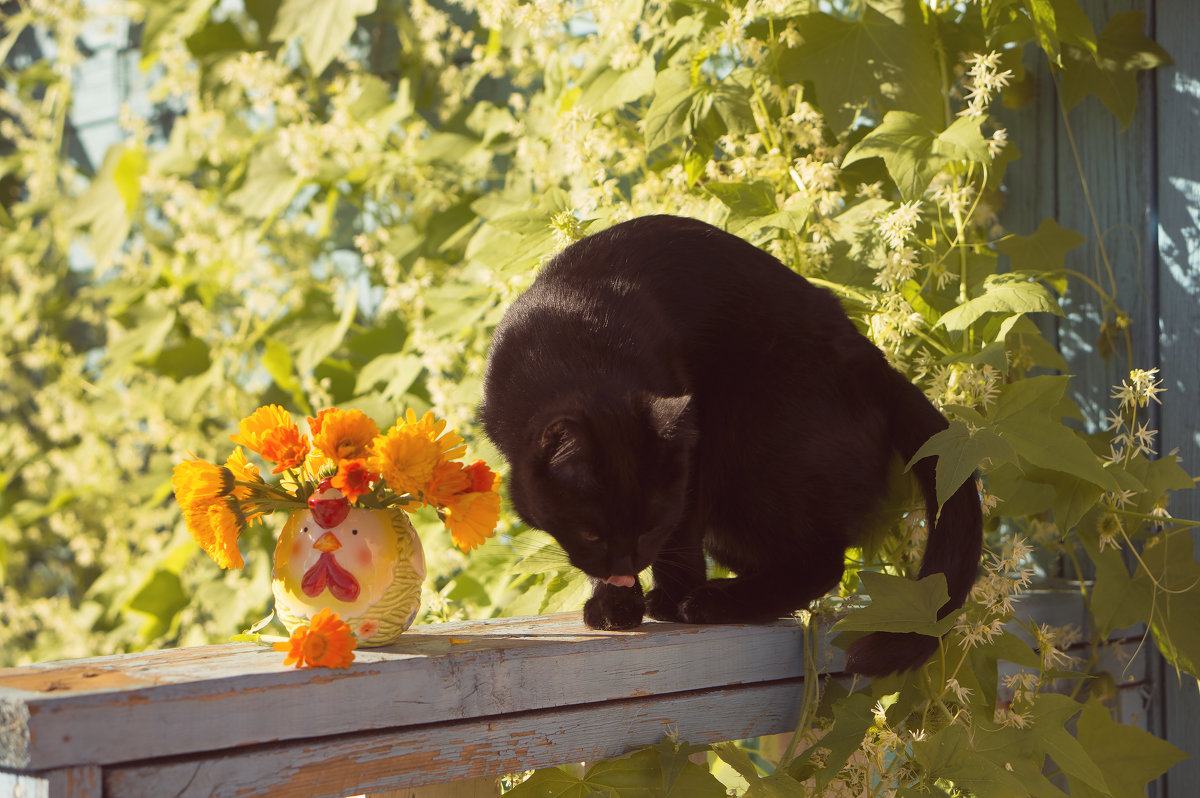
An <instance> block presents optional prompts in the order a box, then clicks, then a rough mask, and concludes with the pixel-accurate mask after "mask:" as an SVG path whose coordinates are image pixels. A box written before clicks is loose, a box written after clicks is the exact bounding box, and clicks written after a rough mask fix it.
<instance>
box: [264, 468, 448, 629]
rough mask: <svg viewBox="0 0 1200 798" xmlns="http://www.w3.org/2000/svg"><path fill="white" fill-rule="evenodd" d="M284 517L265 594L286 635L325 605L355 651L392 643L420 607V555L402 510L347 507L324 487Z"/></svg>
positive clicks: (422, 561) (422, 556)
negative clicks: (352, 639)
mask: <svg viewBox="0 0 1200 798" xmlns="http://www.w3.org/2000/svg"><path fill="white" fill-rule="evenodd" d="M308 507H309V509H307V510H296V511H294V512H293V513H292V514H291V515H290V516H288V520H287V522H286V523H285V524H284V527H283V532H282V533H281V534H280V536H279V542H278V544H277V545H276V546H275V568H274V570H273V571H272V579H271V590H272V592H273V593H274V594H275V612H276V614H277V615H278V616H279V618H280V620H281V621H282V622H283V625H284V626H285V627H287V630H288V632H292V631H293V630H294V629H295V628H296V627H298V626H301V625H304V624H306V623H308V621H309V619H310V618H312V616H314V615H316V614H317V613H318V612H320V611H321V610H322V609H324V608H326V607H328V608H329V609H330V610H332V611H333V612H336V613H337V614H338V615H339V616H340V617H341V618H342V619H343V620H344V621H346V623H348V624H349V625H350V628H351V629H353V630H354V633H355V636H356V637H357V638H358V645H359V646H385V645H388V644H389V643H394V642H395V641H396V640H397V639H398V638H399V637H400V635H401V633H403V632H404V630H405V629H407V628H408V627H409V625H410V624H412V621H413V617H414V616H415V615H416V614H417V610H418V609H419V608H420V606H421V583H422V581H423V580H424V579H425V554H424V551H423V550H422V548H421V541H420V539H419V538H418V537H417V533H416V531H415V530H414V529H413V527H412V524H411V523H409V521H408V516H407V515H406V514H405V513H404V512H403V511H402V510H398V509H396V510H372V509H363V508H357V507H351V506H350V502H349V501H348V500H347V499H346V497H345V496H343V495H342V494H341V493H340V492H339V491H337V490H336V489H334V488H331V487H329V486H328V483H323V484H322V486H321V490H319V491H318V492H317V493H315V494H313V496H312V497H311V498H310V499H309V500H308Z"/></svg>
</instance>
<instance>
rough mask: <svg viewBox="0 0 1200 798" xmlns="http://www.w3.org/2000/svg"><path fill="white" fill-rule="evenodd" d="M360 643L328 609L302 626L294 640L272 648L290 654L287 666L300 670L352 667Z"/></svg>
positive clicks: (348, 628)
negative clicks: (357, 642) (293, 666)
mask: <svg viewBox="0 0 1200 798" xmlns="http://www.w3.org/2000/svg"><path fill="white" fill-rule="evenodd" d="M355 645H356V641H355V639H354V633H353V632H351V631H350V626H349V624H347V623H346V622H345V621H343V620H342V619H341V618H339V617H338V614H337V613H336V612H332V611H331V610H330V609H329V608H328V607H325V608H323V609H322V610H321V611H320V612H318V613H317V614H316V615H314V616H313V617H312V620H311V621H309V623H308V626H300V627H297V628H296V631H294V632H292V637H291V639H289V640H285V641H283V642H280V643H275V644H274V646H272V648H274V649H275V650H276V651H286V652H287V657H285V658H284V660H283V664H284V665H295V666H296V667H297V668H312V667H320V668H349V667H350V663H351V662H353V661H354V647H355Z"/></svg>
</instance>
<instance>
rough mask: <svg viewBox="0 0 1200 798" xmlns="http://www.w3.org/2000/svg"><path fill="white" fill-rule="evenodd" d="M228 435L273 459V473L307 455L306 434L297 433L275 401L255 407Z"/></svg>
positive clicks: (294, 464)
mask: <svg viewBox="0 0 1200 798" xmlns="http://www.w3.org/2000/svg"><path fill="white" fill-rule="evenodd" d="M229 437H230V438H231V439H232V440H233V442H234V443H236V444H239V445H241V446H245V447H246V448H247V449H249V450H251V451H253V452H258V453H259V454H260V455H262V456H263V457H264V458H266V459H267V460H270V461H271V462H272V463H275V468H274V469H272V473H275V474H280V473H283V472H284V471H287V470H288V469H290V468H296V467H297V466H299V465H302V464H303V463H304V458H305V457H307V456H308V448H309V446H308V436H306V435H301V434H300V428H299V427H297V426H296V425H295V423H293V421H292V417H291V416H289V415H288V413H287V411H286V410H284V409H283V408H282V407H280V406H279V405H265V406H263V407H260V408H258V409H257V410H255V411H254V413H253V414H252V415H250V416H248V417H246V418H244V419H242V421H241V423H240V424H238V434H237V435H230V436H229Z"/></svg>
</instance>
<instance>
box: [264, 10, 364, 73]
mask: <svg viewBox="0 0 1200 798" xmlns="http://www.w3.org/2000/svg"><path fill="white" fill-rule="evenodd" d="M376 2H377V0H284V2H283V5H281V6H280V7H279V13H278V15H277V16H276V18H275V27H274V28H272V29H271V41H273V42H286V41H287V40H288V39H291V38H292V37H294V36H299V37H300V48H301V49H302V50H303V51H304V58H305V60H307V61H308V65H309V66H310V67H312V71H313V74H314V75H320V74H321V73H322V72H324V71H325V67H327V66H329V62H330V61H332V60H333V57H334V55H336V54H337V51H338V50H340V49H341V47H342V45H343V44H345V43H346V42H347V41H348V40H349V39H350V34H352V33H354V27H355V25H357V24H358V17H360V16H363V15H365V14H370V13H371V12H372V11H374V10H375V5H376Z"/></svg>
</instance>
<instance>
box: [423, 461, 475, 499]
mask: <svg viewBox="0 0 1200 798" xmlns="http://www.w3.org/2000/svg"><path fill="white" fill-rule="evenodd" d="M470 489H471V476H470V474H468V473H467V470H466V469H465V468H463V464H462V463H459V462H457V461H447V460H443V461H442V462H440V463H438V464H437V466H436V467H435V468H434V469H433V475H432V476H431V477H430V478H429V482H428V483H426V485H425V502H426V504H433V505H436V506H439V507H442V506H445V505H446V504H447V503H448V502H449V501H450V500H451V499H452V498H453V497H454V495H455V494H457V493H466V492H467V491H469V490H470Z"/></svg>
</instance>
